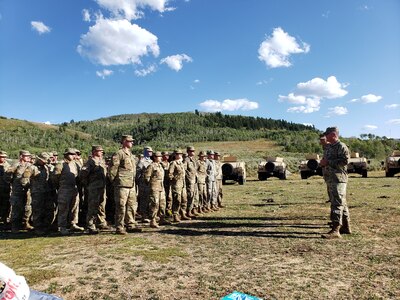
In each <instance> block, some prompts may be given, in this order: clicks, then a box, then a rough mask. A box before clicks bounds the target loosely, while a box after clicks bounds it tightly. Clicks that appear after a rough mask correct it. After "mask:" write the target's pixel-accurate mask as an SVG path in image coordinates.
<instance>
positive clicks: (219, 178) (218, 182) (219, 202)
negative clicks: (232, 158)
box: [214, 151, 224, 208]
mask: <svg viewBox="0 0 400 300" xmlns="http://www.w3.org/2000/svg"><path fill="white" fill-rule="evenodd" d="M214 161H215V170H216V176H215V179H216V181H215V182H216V186H217V207H219V208H224V205H222V197H223V194H222V163H221V155H220V154H219V152H217V151H215V153H214Z"/></svg>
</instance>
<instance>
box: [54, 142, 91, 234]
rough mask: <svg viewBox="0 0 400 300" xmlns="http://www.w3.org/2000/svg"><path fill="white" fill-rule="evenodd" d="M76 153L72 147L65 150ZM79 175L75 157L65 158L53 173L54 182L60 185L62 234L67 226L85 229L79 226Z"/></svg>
mask: <svg viewBox="0 0 400 300" xmlns="http://www.w3.org/2000/svg"><path fill="white" fill-rule="evenodd" d="M67 154H74V150H72V149H70V150H67V151H66V152H65V155H67ZM78 175H79V167H78V165H77V164H76V161H75V160H74V159H72V160H69V159H67V158H65V159H64V161H63V162H59V163H58V164H57V165H56V166H55V168H54V172H53V174H52V181H53V184H54V185H55V186H56V187H58V197H57V203H58V217H57V223H58V227H59V229H60V232H61V233H62V234H64V233H66V228H67V227H70V229H72V230H81V229H82V230H83V228H80V227H79V226H78V214H79V195H78V187H77V185H76V183H77V178H78Z"/></svg>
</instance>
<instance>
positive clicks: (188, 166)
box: [184, 157, 197, 182]
mask: <svg viewBox="0 0 400 300" xmlns="http://www.w3.org/2000/svg"><path fill="white" fill-rule="evenodd" d="M184 166H185V174H186V175H185V178H186V181H187V182H196V177H197V162H196V160H195V159H194V158H193V157H186V159H185V161H184Z"/></svg>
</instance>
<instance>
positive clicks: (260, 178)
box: [258, 173, 267, 181]
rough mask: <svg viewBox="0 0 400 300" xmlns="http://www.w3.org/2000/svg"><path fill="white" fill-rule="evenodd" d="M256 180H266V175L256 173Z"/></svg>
mask: <svg viewBox="0 0 400 300" xmlns="http://www.w3.org/2000/svg"><path fill="white" fill-rule="evenodd" d="M258 180H260V181H265V180H267V176H266V175H265V174H264V173H258Z"/></svg>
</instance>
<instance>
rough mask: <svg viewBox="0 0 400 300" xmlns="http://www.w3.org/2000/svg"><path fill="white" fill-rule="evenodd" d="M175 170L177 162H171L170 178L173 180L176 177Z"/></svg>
mask: <svg viewBox="0 0 400 300" xmlns="http://www.w3.org/2000/svg"><path fill="white" fill-rule="evenodd" d="M174 171H175V164H174V163H171V164H170V165H169V169H168V178H169V180H173V179H174Z"/></svg>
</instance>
